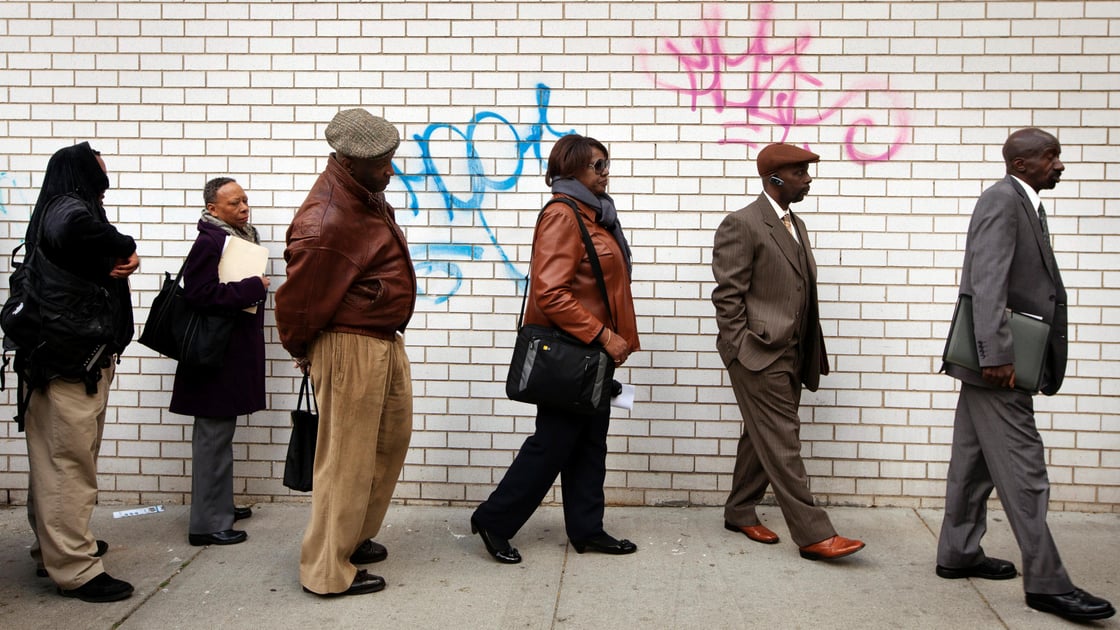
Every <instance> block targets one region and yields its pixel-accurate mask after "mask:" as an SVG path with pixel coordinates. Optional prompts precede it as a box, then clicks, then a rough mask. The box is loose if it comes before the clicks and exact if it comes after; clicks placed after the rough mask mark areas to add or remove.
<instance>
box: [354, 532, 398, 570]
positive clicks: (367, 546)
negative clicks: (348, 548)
mask: <svg viewBox="0 0 1120 630" xmlns="http://www.w3.org/2000/svg"><path fill="white" fill-rule="evenodd" d="M388 557H389V550H388V549H386V548H385V545H382V544H379V543H376V542H374V541H373V539H372V538H370V539H368V540H366V541H365V542H363V543H362V544H360V545H358V548H357V549H355V550H354V553H352V554H350V564H373V563H374V562H381V561H382V560H384V559H385V558H388Z"/></svg>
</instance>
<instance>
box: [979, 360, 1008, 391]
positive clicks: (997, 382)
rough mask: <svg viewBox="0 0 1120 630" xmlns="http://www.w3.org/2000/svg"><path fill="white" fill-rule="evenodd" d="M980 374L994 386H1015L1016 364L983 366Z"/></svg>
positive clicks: (986, 381)
mask: <svg viewBox="0 0 1120 630" xmlns="http://www.w3.org/2000/svg"><path fill="white" fill-rule="evenodd" d="M980 375H981V376H983V377H984V382H985V383H987V384H989V385H991V386H992V387H1015V364H1013V363H1008V364H1007V365H997V366H995V367H986V368H983V369H982V370H981V372H980Z"/></svg>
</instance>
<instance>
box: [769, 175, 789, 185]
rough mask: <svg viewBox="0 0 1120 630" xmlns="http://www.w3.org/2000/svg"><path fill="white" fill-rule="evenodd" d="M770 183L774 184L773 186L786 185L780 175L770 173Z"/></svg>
mask: <svg viewBox="0 0 1120 630" xmlns="http://www.w3.org/2000/svg"><path fill="white" fill-rule="evenodd" d="M770 183H771V184H774V185H775V186H785V185H786V182H785V180H783V179H782V178H781V177H778V176H777V175H771V176H770Z"/></svg>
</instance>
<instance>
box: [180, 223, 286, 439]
mask: <svg viewBox="0 0 1120 630" xmlns="http://www.w3.org/2000/svg"><path fill="white" fill-rule="evenodd" d="M226 238H236V237H233V236H229V235H227V234H226V233H225V232H224V231H222V230H221V228H218V227H216V226H213V225H211V224H209V223H206V222H204V221H201V220H200V221H199V222H198V238H197V239H195V241H194V247H192V248H191V251H190V253H189V254H187V264H186V267H185V268H184V269H183V295H184V296H185V297H186V299H187V302H188V303H190V304H191V305H192V306H197V307H210V308H215V307H216V308H226V309H229V310H231V311H236V315H235V316H234V317H235V322H234V327H233V334H232V335H230V340H229V348H228V349H227V350H226V358H225V361H223V362H222V366H221V367H220V368H217V369H211V370H200V369H197V368H188V367H184V366H183V365H182V364H180V365H179V366H178V367H177V368H176V369H175V386H174V388H173V389H172V392H171V407H170V409H171V412H172V413H179V414H183V415H187V416H206V417H223V416H242V415H245V414H249V413H253V412H254V411H260V410H261V409H264V407H265V398H264V301H265V298H266V297H267V295H268V290H267V289H265V287H264V283H263V282H261V279H260V278H259V277H252V278H246V279H244V280H241V281H238V282H228V283H220V282H218V261H219V260H220V259H221V257H222V247H223V245H224V244H225V239H226ZM253 305H257V307H258V308H257V312H256V313H246V312H245V311H243V310H241V309H243V308H245V307H247V306H253Z"/></svg>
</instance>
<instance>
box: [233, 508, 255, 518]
mask: <svg viewBox="0 0 1120 630" xmlns="http://www.w3.org/2000/svg"><path fill="white" fill-rule="evenodd" d="M252 515H253V508H251V507H234V508H233V520H235V521H240V520H242V519H246V518H249V517H250V516H252Z"/></svg>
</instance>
